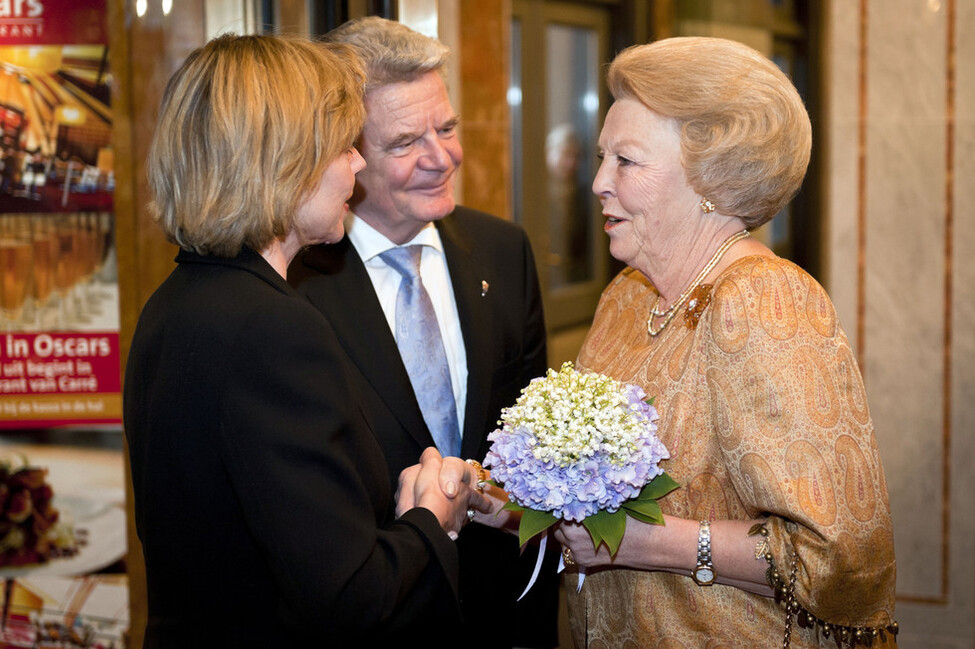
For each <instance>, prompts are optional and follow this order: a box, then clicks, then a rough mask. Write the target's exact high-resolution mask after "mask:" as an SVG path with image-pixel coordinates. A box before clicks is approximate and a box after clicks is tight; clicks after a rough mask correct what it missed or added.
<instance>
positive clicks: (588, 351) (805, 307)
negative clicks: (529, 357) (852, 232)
mask: <svg viewBox="0 0 975 649" xmlns="http://www.w3.org/2000/svg"><path fill="white" fill-rule="evenodd" d="M609 86H610V89H611V91H612V93H613V96H614V97H615V99H616V101H615V103H614V104H613V106H612V108H610V110H609V113H608V114H607V116H606V121H605V124H604V126H603V130H602V133H601V135H600V139H599V146H600V150H601V157H602V164H601V166H600V168H599V172H598V173H597V175H596V179H595V181H594V183H593V191H594V192H595V193H596V194H597V195H598V196H599V198H600V200H601V202H602V206H603V215H604V216H605V217H606V224H605V230H606V232H607V234H608V235H609V239H610V251H611V253H612V254H613V256H614V257H616V258H617V259H619V260H621V261H624V262H626V263H627V264H628V266H629V267H628V268H627V269H625V270H624V271H623V272H622V273H620V275H619V276H618V277H616V278H615V279H614V280H613V282H612V283H611V284H610V285H609V287H608V288H607V289H606V291H605V292H604V293H603V297H602V299H601V301H600V304H599V308H598V311H597V313H596V316H595V321H594V323H593V327H592V329H591V331H590V332H589V335H588V337H587V339H586V341H585V343H584V345H583V348H582V351H581V353H580V355H579V359H578V366H579V367H580V369H587V370H591V371H595V372H601V373H604V374H608V375H611V376H613V377H615V378H617V379H620V380H623V381H626V382H630V383H636V384H638V385H640V386H641V387H643V389H644V390H646V392H647V394H650V395H654V396H655V397H656V401H655V403H656V406H657V408H658V410H659V413H660V421H659V434H660V437H661V439H662V441H663V442H664V443H665V444H666V445H667V447H668V449H669V450H670V453H671V459H670V460H668V461H667V462H665V463H664V468H665V469H666V470H667V472H668V473H669V474H670V475H671V476H673V477H674V478H675V479H676V480H677V481H678V482H679V483H680V484H681V488H680V489H678V490H676V491H674V492H672V493H671V494H669V495H667V496H666V497H664V498H663V499H661V501H660V504H661V507H662V509H663V512H664V514H665V521H666V524H665V525H663V526H657V525H647V524H644V523H640V522H638V521H636V520H634V519H632V518H628V519H627V527H626V533H625V536H624V537H623V542H622V545H621V547H620V550H619V552H618V554H617V555H616V556H615V557H610V556H609V553H608V552H607V550H606V547H605V545H602V546H600V547H599V549H598V550H594V548H593V544H592V541H591V540H590V537H589V534H588V533H587V532H586V530H585V529H584V528H583V527H581V526H579V525H570V524H563V525H561V526H560V527H559V528H558V531H557V532H556V537H557V538H558V539H559V541H561V543H562V544H563V546H564V548H565V550H564V556H565V557H566V563H567V565H569V566H570V568H569V569H570V570H573V569H579V568H580V567H581V568H582V569H583V570H584V571H585V573H586V575H587V576H586V579H585V581H584V582H583V585H582V588H581V589H579V590H578V591H577V589H576V588H575V586H574V584H575V582H574V581H571V582H570V583H572V584H573V587H571V588H568V589H567V590H568V593H569V613H570V618H571V626H572V632H573V637H574V640H575V643H576V645H577V646H578V647H667V648H678V647H686V648H692V647H748V648H752V647H774V646H781V645H782V644H784V645H785V646H790V645H791V646H792V647H826V646H833V647H835V646H836V645H837V644H840V645H841V646H844V647H846V646H853V645H866V644H868V642H869V643H870V646H873V647H878V646H895V642H896V639H895V636H896V630H897V626H896V623H895V622H894V618H893V610H894V575H895V565H894V549H893V532H892V526H891V518H890V510H889V507H888V501H887V488H886V483H885V480H884V473H883V468H882V466H881V462H880V457H879V455H878V452H877V442H876V439H875V437H874V432H873V426H872V423H871V420H870V415H869V412H868V409H867V403H866V400H865V395H864V389H863V382H862V379H861V377H860V373H859V369H858V367H857V363H856V360H855V359H854V357H853V353H852V352H851V350H850V346H849V343H848V342H847V338H846V335H845V334H844V332H843V330H842V328H841V327H840V324H839V322H838V321H837V317H836V312H835V310H834V308H833V305H832V303H831V302H830V299H829V297H828V296H827V295H826V293H825V291H824V290H823V288H822V287H821V286H820V285H819V284H817V283H816V281H815V280H814V279H813V278H812V277H811V276H809V275H808V274H807V273H806V272H805V271H803V270H802V269H801V268H799V267H798V266H796V265H794V264H792V263H790V262H789V261H787V260H785V259H781V258H779V257H777V256H776V255H775V254H774V253H773V252H772V251H771V250H769V249H768V248H767V247H765V246H764V245H763V244H762V243H760V242H759V241H757V240H756V239H754V238H750V237H749V232H750V231H751V230H753V229H755V228H757V227H758V226H760V225H762V224H763V223H765V222H767V221H768V220H770V219H771V218H772V217H773V216H774V215H775V214H776V213H777V212H779V210H781V209H782V208H783V207H784V206H785V205H786V203H788V201H789V200H790V199H791V198H792V197H793V196H794V195H795V193H796V192H797V191H798V189H799V185H800V183H801V181H802V178H803V176H804V174H805V171H806V167H807V165H808V161H809V152H810V148H811V127H810V122H809V117H808V115H807V113H806V111H805V108H804V107H803V104H802V100H801V99H800V98H799V95H798V93H797V92H796V90H795V88H794V87H793V85H792V84H791V83H790V82H789V80H788V78H787V77H786V76H785V75H784V74H782V72H781V71H780V70H779V69H778V68H777V67H776V66H775V65H774V64H773V63H772V62H771V61H769V60H768V59H766V58H765V57H763V56H761V55H760V54H758V53H757V52H755V51H754V50H752V49H750V48H748V47H745V46H743V45H741V44H738V43H734V42H731V41H726V40H722V39H714V38H673V39H666V40H662V41H659V42H656V43H653V44H650V45H643V46H637V47H633V48H630V49H628V50H626V51H624V52H622V53H621V54H620V55H619V56H618V57H617V58H616V60H615V61H614V62H613V64H612V66H611V68H610V70H609Z"/></svg>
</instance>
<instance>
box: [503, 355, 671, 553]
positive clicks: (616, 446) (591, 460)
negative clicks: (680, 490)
mask: <svg viewBox="0 0 975 649" xmlns="http://www.w3.org/2000/svg"><path fill="white" fill-rule="evenodd" d="M652 401H653V400H652V399H648V398H647V395H646V393H644V391H643V390H642V389H641V388H640V387H639V386H636V385H629V384H624V383H622V382H621V381H617V380H615V379H612V378H610V377H607V376H603V375H601V374H593V373H582V372H579V371H577V370H576V369H575V368H574V367H573V366H572V363H565V364H563V365H562V368H561V369H560V370H559V371H558V372H556V371H555V370H552V369H550V370H549V371H548V373H547V374H546V375H545V376H544V377H540V378H536V379H533V380H532V381H531V383H529V385H528V386H527V387H526V388H525V389H524V390H522V394H521V396H520V397H519V398H518V401H517V402H516V403H515V405H514V406H512V407H510V408H506V409H504V410H503V411H502V413H501V421H500V422H498V423H499V424H501V428H499V429H498V430H495V431H494V432H492V433H491V434H490V435H488V440H490V441H491V442H492V445H491V450H490V451H489V452H488V454H487V457H486V458H485V460H484V465H485V466H488V467H490V468H491V477H492V479H493V480H495V481H497V482H498V483H500V484H502V485H503V486H504V489H505V491H507V493H508V497H509V498H510V502H508V503H506V504H505V509H508V510H513V511H520V512H522V517H521V523H520V527H519V530H518V535H519V541H520V543H521V544H522V545H524V544H525V542H526V541H528V540H529V539H530V538H532V537H533V536H535V535H536V534H540V533H541V532H543V531H545V530H546V529H548V528H549V527H550V526H552V525H554V524H555V523H557V522H558V521H560V520H567V521H575V522H581V523H582V524H583V525H584V526H585V528H586V529H587V530H588V531H589V534H590V536H591V537H592V541H593V547H597V548H598V547H599V544H600V543H606V546H607V547H608V548H609V551H610V553H611V554H612V555H613V556H615V555H616V552H617V550H618V549H619V545H620V542H621V541H622V539H623V532H624V531H625V529H626V516H632V517H633V518H636V519H637V520H640V521H643V522H646V523H654V524H663V514H662V513H661V511H660V506H659V505H658V504H657V499H658V498H661V497H663V496H664V495H666V494H668V493H670V492H671V491H672V490H673V489H675V488H676V487H677V486H678V485H677V483H676V482H674V480H673V479H671V478H670V476H668V475H667V474H666V473H665V472H664V470H663V469H661V468H660V465H659V463H660V461H661V460H664V459H667V458H669V457H670V454H669V452H668V451H667V449H666V448H665V447H664V445H663V444H662V443H661V441H660V439H659V438H658V437H657V434H656V433H657V425H656V420H657V411H656V409H655V408H654V407H653V404H652Z"/></svg>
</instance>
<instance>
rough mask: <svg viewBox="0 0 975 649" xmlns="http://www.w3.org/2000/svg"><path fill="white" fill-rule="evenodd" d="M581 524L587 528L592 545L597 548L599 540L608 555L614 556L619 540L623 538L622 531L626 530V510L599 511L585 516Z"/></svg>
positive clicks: (618, 546)
mask: <svg viewBox="0 0 975 649" xmlns="http://www.w3.org/2000/svg"><path fill="white" fill-rule="evenodd" d="M582 524H583V525H584V526H585V528H586V529H587V530H589V536H591V537H592V542H593V547H595V548H598V547H599V543H600V542H602V543H605V544H606V547H607V548H609V553H610V555H612V556H616V552H617V550H619V549H620V542H621V541H622V540H623V532H625V531H626V512H623V511H616V512H613V513H612V514H610V513H609V512H607V511H599V512H596V513H595V514H593V515H592V516H587V517H586V519H585V520H584V521H582Z"/></svg>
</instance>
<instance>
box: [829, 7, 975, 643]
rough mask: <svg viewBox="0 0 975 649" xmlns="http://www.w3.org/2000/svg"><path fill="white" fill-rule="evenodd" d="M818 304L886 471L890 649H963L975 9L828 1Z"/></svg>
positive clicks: (972, 371)
mask: <svg viewBox="0 0 975 649" xmlns="http://www.w3.org/2000/svg"><path fill="white" fill-rule="evenodd" d="M827 5H828V8H827V10H826V12H827V24H826V30H825V34H826V39H827V42H826V47H825V48H824V51H825V59H824V64H825V75H824V78H825V79H826V95H825V96H826V101H827V105H826V107H825V108H826V110H825V111H824V113H825V120H824V132H823V133H821V134H820V135H819V138H818V142H819V144H820V146H823V147H824V149H825V155H824V157H823V159H824V161H825V164H826V167H825V169H824V178H825V187H826V196H825V197H824V205H825V206H826V213H825V215H824V216H825V225H826V237H827V239H826V241H827V243H826V246H824V249H826V250H827V251H828V253H827V254H828V256H829V259H828V263H827V264H826V265H825V268H827V279H826V283H827V289H828V291H829V293H830V295H832V297H833V299H834V302H835V303H836V306H837V308H838V310H839V313H840V317H841V320H842V321H843V323H844V326H845V328H846V330H847V332H848V334H849V335H850V338H851V341H852V343H853V346H854V349H856V350H857V353H858V357H859V359H860V363H861V369H862V371H863V374H864V379H865V381H866V384H867V391H868V394H869V399H870V407H871V411H872V414H873V418H874V423H875V425H876V428H877V438H878V441H879V444H880V450H881V455H882V457H883V460H884V465H885V470H886V475H887V482H888V488H889V491H890V498H891V508H892V510H893V516H894V525H895V543H896V552H897V559H898V584H897V591H898V608H897V617H898V620H899V622H900V625H901V629H902V634H901V642H900V646H901V647H904V648H908V649H910V648H912V647H916V648H918V649H920V648H924V649H938V648H942V647H944V648H947V647H952V648H962V647H964V648H966V649H971V648H972V647H975V639H973V638H975V543H973V535H975V505H973V501H972V494H973V492H975V480H973V476H975V471H973V470H972V469H973V460H975V452H973V451H975V435H973V433H975V292H973V290H972V286H973V285H975V256H973V255H972V254H971V251H973V250H975V220H973V219H972V216H971V210H970V209H969V206H970V204H971V200H970V196H971V195H972V192H973V190H975V158H973V145H975V120H973V116H975V2H973V0H923V1H922V0H856V1H854V0H830V1H829V2H828V3H827Z"/></svg>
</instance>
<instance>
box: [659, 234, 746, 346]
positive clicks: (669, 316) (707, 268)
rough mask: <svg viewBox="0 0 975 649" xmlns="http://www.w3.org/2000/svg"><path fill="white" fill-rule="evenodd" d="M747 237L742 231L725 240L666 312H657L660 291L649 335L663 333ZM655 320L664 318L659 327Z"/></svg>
mask: <svg viewBox="0 0 975 649" xmlns="http://www.w3.org/2000/svg"><path fill="white" fill-rule="evenodd" d="M747 236H749V232H748V230H742V231H741V232H736V233H735V234H733V235H731V236H730V237H728V238H727V239H725V240H724V243H722V244H721V245H720V246H719V247H718V249H717V250H716V251H715V253H714V255H713V256H712V257H711V259H710V260H709V261H708V263H706V264H705V265H704V268H702V269H701V272H700V273H698V274H697V277H695V278H694V281H693V282H691V284H690V286H688V287H687V289H686V290H685V291H684V292H683V293H681V294H680V297H679V298H677V300H676V301H675V302H674V303H673V304H671V305H670V307H669V308H667V309H666V310H664V311H657V305H658V304H660V292H659V291H658V292H657V299H655V300H654V301H653V306H652V307H651V308H650V317H649V318H648V319H647V333H649V334H650V335H651V336H652V337H656V336H657V335H658V334H659V333H660V332H661V331H663V330H664V329H665V328H666V327H667V325H669V324H670V321H671V320H673V319H674V316H676V315H677V312H678V311H679V310H680V308H681V307H682V306H684V302H686V301H687V298H689V297H690V296H691V293H693V292H694V290H695V289H696V288H697V287H698V286H699V285H700V283H701V282H703V281H704V278H705V277H707V276H708V273H710V272H711V271H712V270H714V267H715V266H717V265H718V262H719V261H721V258H722V257H724V253H726V252H728V248H730V247H731V246H732V245H734V244H735V243H737V242H738V241H741V240H742V239H744V238H745V237H747ZM654 318H663V319H664V321H663V322H662V323H661V324H660V326H659V327H654V326H653V319H654Z"/></svg>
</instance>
